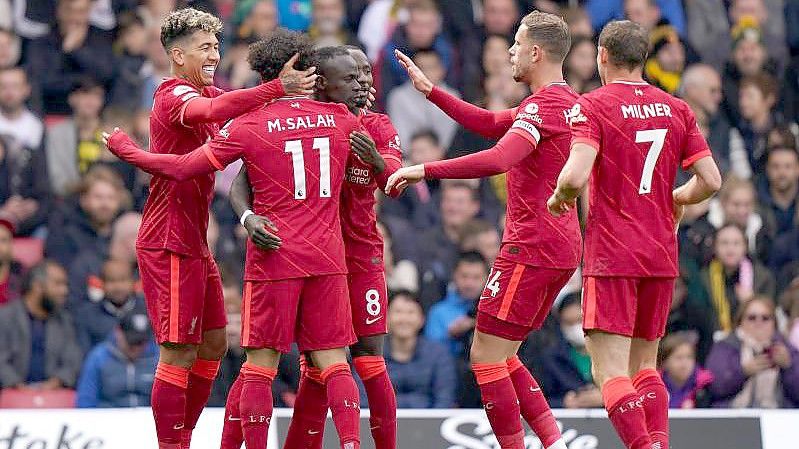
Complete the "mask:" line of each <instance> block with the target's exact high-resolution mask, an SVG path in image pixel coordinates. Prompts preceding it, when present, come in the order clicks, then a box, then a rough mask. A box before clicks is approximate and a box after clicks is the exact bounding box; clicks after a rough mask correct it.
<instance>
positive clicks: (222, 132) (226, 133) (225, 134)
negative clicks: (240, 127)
mask: <svg viewBox="0 0 799 449" xmlns="http://www.w3.org/2000/svg"><path fill="white" fill-rule="evenodd" d="M231 123H233V120H228V121H227V123H225V126H223V127H222V129H220V130H219V135H220V136H222V137H224V138H225V139H227V138H228V137H230V131H229V130H228V127H229V126H230V124H231Z"/></svg>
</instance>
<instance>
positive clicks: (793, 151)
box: [766, 145, 799, 161]
mask: <svg viewBox="0 0 799 449" xmlns="http://www.w3.org/2000/svg"><path fill="white" fill-rule="evenodd" d="M780 152H785V153H791V154H793V155H794V157H796V159H797V160H799V151H797V150H796V148H791V147H789V146H786V145H779V146H775V147H771V148H769V149H768V152H767V153H766V161H768V160H769V159H771V155H772V154H775V153H780Z"/></svg>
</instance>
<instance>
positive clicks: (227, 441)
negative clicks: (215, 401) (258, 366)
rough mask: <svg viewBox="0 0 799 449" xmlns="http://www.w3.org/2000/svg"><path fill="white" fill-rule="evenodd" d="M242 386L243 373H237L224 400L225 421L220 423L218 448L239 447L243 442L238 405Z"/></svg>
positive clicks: (229, 448)
mask: <svg viewBox="0 0 799 449" xmlns="http://www.w3.org/2000/svg"><path fill="white" fill-rule="evenodd" d="M243 386H244V375H243V374H239V375H238V377H236V380H235V381H234V382H233V385H231V386H230V391H228V394H227V401H226V402H225V417H224V419H225V422H224V424H223V425H222V444H221V445H220V446H219V447H220V449H240V448H241V445H242V444H243V443H244V430H243V428H242V426H241V424H242V423H241V413H239V408H240V407H239V406H240V401H241V389H242V387H243Z"/></svg>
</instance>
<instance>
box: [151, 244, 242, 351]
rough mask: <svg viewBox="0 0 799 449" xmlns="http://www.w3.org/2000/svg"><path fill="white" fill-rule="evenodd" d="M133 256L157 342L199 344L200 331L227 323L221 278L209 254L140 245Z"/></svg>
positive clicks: (216, 327)
mask: <svg viewBox="0 0 799 449" xmlns="http://www.w3.org/2000/svg"><path fill="white" fill-rule="evenodd" d="M136 258H137V259H138V262H139V273H140V274H141V284H142V289H143V290H144V299H145V301H146V303H147V312H148V314H149V315H150V322H151V323H152V325H153V330H154V332H155V338H156V341H158V343H159V344H160V343H181V344H195V345H196V344H200V343H201V342H202V334H203V331H207V330H210V329H221V328H223V327H225V326H226V325H227V314H226V313H225V298H224V296H223V295H222V280H221V278H220V277H219V269H218V268H217V267H216V262H214V258H213V257H212V256H208V257H205V258H204V257H186V256H182V255H180V254H177V253H173V252H171V251H167V250H161V249H143V248H140V249H138V250H137V251H136Z"/></svg>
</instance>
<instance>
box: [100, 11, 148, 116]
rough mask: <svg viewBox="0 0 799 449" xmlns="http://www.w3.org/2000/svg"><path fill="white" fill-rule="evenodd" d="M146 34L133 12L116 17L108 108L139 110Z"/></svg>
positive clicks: (140, 21)
mask: <svg viewBox="0 0 799 449" xmlns="http://www.w3.org/2000/svg"><path fill="white" fill-rule="evenodd" d="M148 33H149V32H148V30H147V29H146V28H145V27H144V20H143V19H142V18H141V17H139V16H138V15H136V14H135V13H125V14H124V15H122V16H120V18H119V31H118V36H119V37H118V38H117V41H116V43H115V47H116V54H115V55H114V56H115V59H114V65H115V66H116V73H115V75H114V81H113V83H111V85H110V86H111V87H110V90H109V100H108V104H109V106H111V107H114V108H122V109H126V110H129V111H135V110H136V109H138V108H139V107H141V96H142V91H143V87H144V77H143V72H144V71H145V64H146V63H147V46H148V45H149V44H148V42H147V39H148Z"/></svg>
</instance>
